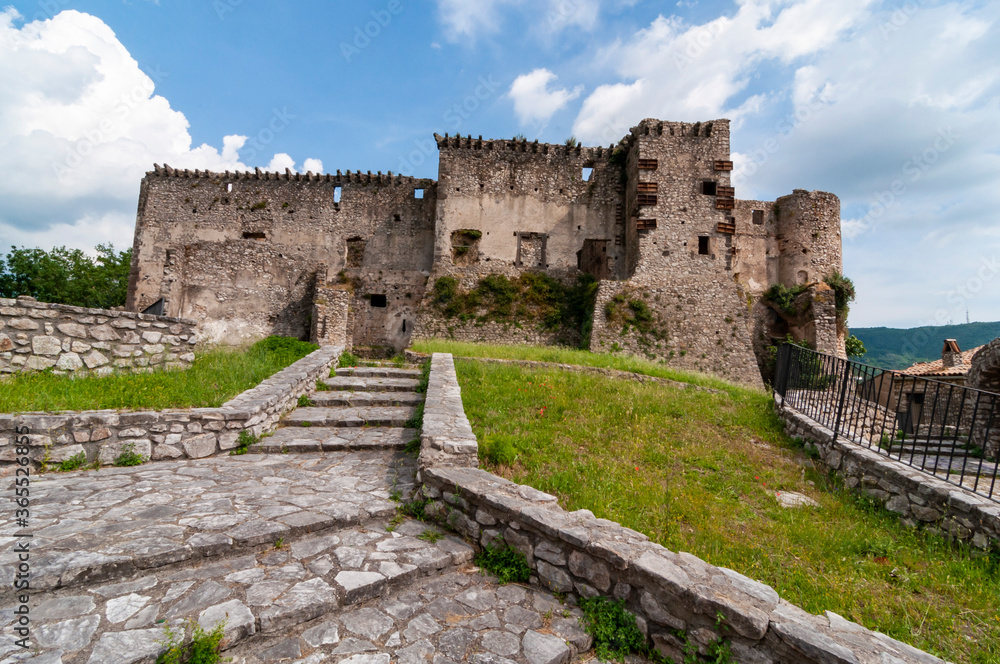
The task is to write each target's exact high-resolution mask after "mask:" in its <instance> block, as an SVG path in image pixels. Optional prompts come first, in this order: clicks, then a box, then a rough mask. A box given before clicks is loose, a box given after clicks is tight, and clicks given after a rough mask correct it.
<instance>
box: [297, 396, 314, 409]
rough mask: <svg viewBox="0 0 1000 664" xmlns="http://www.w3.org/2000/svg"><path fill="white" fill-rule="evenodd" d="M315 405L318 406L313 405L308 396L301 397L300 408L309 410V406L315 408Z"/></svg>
mask: <svg viewBox="0 0 1000 664" xmlns="http://www.w3.org/2000/svg"><path fill="white" fill-rule="evenodd" d="M315 405H316V404H314V403H313V400H312V399H310V398H309V395H308V394H300V395H299V400H298V406H299V408H307V407H309V406H315Z"/></svg>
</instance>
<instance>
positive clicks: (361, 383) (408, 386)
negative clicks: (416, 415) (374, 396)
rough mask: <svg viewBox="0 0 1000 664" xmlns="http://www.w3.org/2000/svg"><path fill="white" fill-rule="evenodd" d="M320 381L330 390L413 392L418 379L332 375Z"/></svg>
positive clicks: (418, 382)
mask: <svg viewBox="0 0 1000 664" xmlns="http://www.w3.org/2000/svg"><path fill="white" fill-rule="evenodd" d="M320 382H321V383H323V384H324V385H326V386H327V387H328V388H330V389H331V390H340V391H344V392H413V391H414V390H416V389H417V385H419V384H420V381H419V380H417V379H416V378H355V377H354V376H334V377H332V378H321V379H320Z"/></svg>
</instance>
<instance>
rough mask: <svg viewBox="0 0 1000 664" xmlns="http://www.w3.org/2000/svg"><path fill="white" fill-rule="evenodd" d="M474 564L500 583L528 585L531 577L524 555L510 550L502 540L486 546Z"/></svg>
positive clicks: (474, 560)
mask: <svg viewBox="0 0 1000 664" xmlns="http://www.w3.org/2000/svg"><path fill="white" fill-rule="evenodd" d="M473 562H475V564H476V565H478V566H479V567H482V568H483V569H484V570H486V571H487V572H489V573H490V574H492V575H493V576H495V577H497V580H498V581H499V582H500V583H512V582H516V583H527V582H528V579H529V578H530V577H531V568H530V567H528V560H527V559H526V558H525V557H524V554H523V553H520V552H518V551H515V550H514V549H512V548H510V546H508V545H507V543H506V542H504V541H503V540H502V539H498V540H495V541H494V543H493V544H488V545H486V546H484V547H483V548H482V550H481V551H480V552H479V553H477V554H476V557H475V558H474V559H473Z"/></svg>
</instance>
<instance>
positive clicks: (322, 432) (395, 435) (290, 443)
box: [250, 427, 419, 454]
mask: <svg viewBox="0 0 1000 664" xmlns="http://www.w3.org/2000/svg"><path fill="white" fill-rule="evenodd" d="M413 441H419V437H418V432H417V430H416V429H405V428H401V427H286V428H282V429H278V430H277V431H275V432H274V435H272V436H268V437H267V438H264V439H263V440H261V441H260V442H259V443H257V444H256V445H251V446H250V452H251V453H252V454H290V453H296V452H321V451H322V452H341V451H345V450H385V449H392V450H401V449H404V448H406V446H407V445H409V444H410V443H412V442H413Z"/></svg>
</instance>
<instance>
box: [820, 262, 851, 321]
mask: <svg viewBox="0 0 1000 664" xmlns="http://www.w3.org/2000/svg"><path fill="white" fill-rule="evenodd" d="M823 281H825V282H826V285H827V286H829V287H830V288H832V289H833V292H834V295H835V297H836V302H837V317H838V318H840V319H841V320H847V314H848V312H849V311H850V305H851V302H853V301H854V297H855V292H854V282H853V281H851V280H850V279H848V278H847V277H845V276H844V275H842V274H841V273H840V272H831V273H830V274H828V275H826V276H825V277H823Z"/></svg>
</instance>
